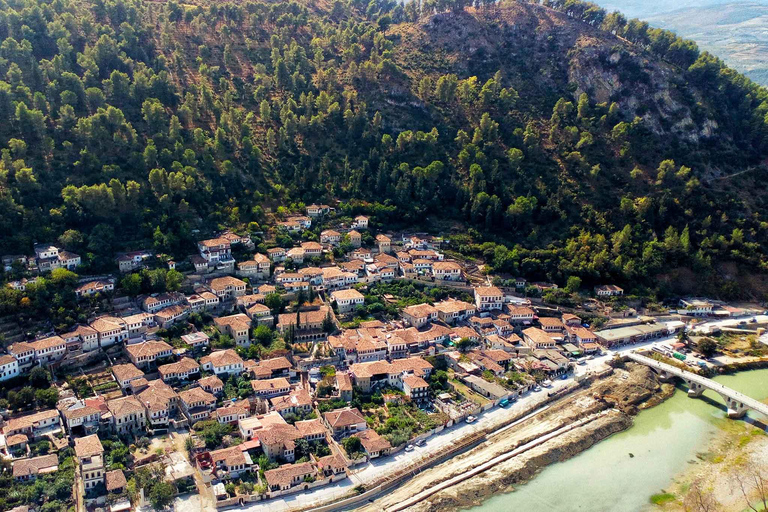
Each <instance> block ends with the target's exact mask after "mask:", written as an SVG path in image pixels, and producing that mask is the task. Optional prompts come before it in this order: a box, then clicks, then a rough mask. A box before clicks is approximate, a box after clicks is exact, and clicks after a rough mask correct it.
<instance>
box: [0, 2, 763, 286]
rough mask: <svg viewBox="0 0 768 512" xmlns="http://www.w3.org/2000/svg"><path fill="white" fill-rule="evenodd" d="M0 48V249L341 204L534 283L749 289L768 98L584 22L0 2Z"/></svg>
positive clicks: (559, 16)
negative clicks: (448, 235)
mask: <svg viewBox="0 0 768 512" xmlns="http://www.w3.org/2000/svg"><path fill="white" fill-rule="evenodd" d="M0 40H2V44H0V78H2V79H3V81H1V82H0V144H1V145H2V148H3V149H2V161H1V162H0V203H2V204H0V252H2V253H4V254H6V253H28V252H30V249H31V246H32V243H33V242H34V241H37V242H42V241H55V240H59V241H60V242H61V243H62V244H63V245H64V246H65V247H67V248H68V249H70V250H73V251H76V252H79V253H81V254H82V255H83V256H84V263H85V265H86V267H87V270H90V271H101V270H104V269H109V268H110V267H111V266H113V265H114V263H113V261H112V256H113V253H114V252H115V251H117V250H120V249H131V248H138V247H139V246H143V245H146V244H152V245H154V248H155V249H157V250H158V251H163V252H166V253H169V254H171V255H175V257H183V256H184V255H186V254H189V253H191V252H192V251H193V250H194V245H193V242H194V241H195V240H196V239H197V238H199V237H200V236H201V234H205V233H209V232H210V231H212V230H213V229H216V228H219V227H231V228H239V229H250V230H252V231H261V230H262V229H266V228H267V227H269V226H267V225H266V224H267V221H268V216H267V215H266V214H265V212H268V211H275V210H276V207H278V206H281V205H283V206H288V205H290V204H293V203H296V202H302V201H304V202H310V201H327V202H329V201H332V200H335V199H338V200H341V201H344V202H345V203H346V205H347V206H346V208H347V210H346V211H349V212H350V213H354V212H368V213H370V214H372V215H373V217H374V220H375V221H376V222H378V223H380V225H384V226H386V227H403V226H418V227H421V228H433V229H434V228H435V227H436V226H441V227H448V228H453V229H454V230H455V232H456V233H458V235H457V236H456V237H455V238H454V245H455V248H456V249H458V250H461V251H464V252H466V253H475V254H483V256H484V257H485V258H486V260H487V261H488V263H489V264H490V266H491V267H492V268H493V269H495V270H498V271H502V272H511V273H516V274H518V273H519V274H522V275H525V276H526V277H528V278H529V279H550V280H558V281H561V280H563V278H564V277H565V276H568V275H578V276H580V277H582V278H584V279H585V281H586V282H588V283H589V282H600V281H606V280H610V281H612V282H617V283H631V284H632V285H633V286H636V285H646V286H649V287H651V288H654V287H657V286H658V283H659V282H660V280H661V281H668V282H669V283H670V286H671V288H672V289H675V288H681V287H682V288H685V287H689V286H694V285H695V286H697V287H699V289H698V290H696V291H706V292H708V293H720V294H724V295H731V296H734V295H743V294H748V293H750V292H751V291H754V290H757V291H759V290H760V288H761V285H760V281H761V280H760V279H757V278H754V279H753V276H755V275H758V276H759V275H761V273H762V271H763V270H764V269H765V263H766V258H765V256H764V253H765V248H766V247H765V246H766V240H767V237H766V235H767V234H768V224H766V212H768V209H766V203H765V194H764V186H763V183H764V181H765V179H766V177H768V173H766V171H765V169H764V167H763V165H762V162H763V160H764V157H765V153H766V144H768V139H766V135H767V134H768V131H767V129H768V126H766V119H765V116H766V112H768V103H766V99H767V98H768V94H767V93H766V91H765V90H763V89H761V88H759V87H757V86H756V85H754V84H753V83H751V82H749V81H748V80H747V79H745V78H744V77H742V76H741V75H739V74H737V73H735V72H733V71H731V70H729V69H727V68H726V67H725V66H724V65H723V64H722V63H721V62H720V61H718V60H717V59H715V58H713V57H712V56H710V55H708V54H706V53H702V54H700V52H699V51H698V49H697V48H696V46H695V44H693V43H691V42H688V41H683V40H681V39H678V38H676V37H675V36H674V35H672V34H671V33H669V32H666V31H662V30H654V29H650V28H649V27H648V26H647V25H646V24H643V23H640V22H638V21H636V20H632V21H627V20H626V19H624V18H623V17H622V16H620V15H617V14H607V13H606V12H604V11H602V10H601V9H599V8H597V7H596V6H594V5H592V4H584V3H580V2H574V1H572V0H568V1H567V2H561V1H559V0H558V1H554V2H550V1H547V6H546V7H545V6H538V5H532V4H527V3H509V4H494V3H492V2H485V3H480V2H478V5H476V6H474V7H471V6H469V5H464V4H462V3H461V2H460V1H459V2H457V1H456V0H453V1H450V0H440V1H435V0H426V1H423V2H414V1H411V2H408V3H405V4H397V3H396V2H393V1H386V0H384V1H376V0H372V1H371V2H370V3H367V4H366V3H364V2H359V1H354V0H353V1H349V2H342V1H339V0H337V1H334V2H326V1H317V2H315V1H307V2H306V3H296V2H250V1H249V2H240V3H235V4H232V3H218V2H211V3H208V2H205V1H200V2H199V4H198V5H193V4H190V3H185V4H179V3H176V2H175V1H169V2H167V3H155V2H142V1H135V0H134V1H127V0H116V1H104V0H96V1H92V2H88V1H70V0H51V1H42V0H41V1H36V0H15V1H7V0H4V1H3V2H2V6H1V7H0ZM741 171H746V172H743V173H742V174H737V175H736V176H733V177H730V175H732V174H736V173H740V172H741ZM443 221H449V222H443ZM468 228H472V229H471V230H468ZM484 242H485V243H484ZM691 271H692V272H695V273H696V274H697V275H698V277H697V278H695V279H684V276H685V275H686V274H687V273H688V272H691ZM743 276H747V277H749V279H742V280H740V278H741V277H743ZM722 277H728V278H729V279H732V280H730V281H728V280H726V281H724V280H722ZM745 282H746V283H747V284H748V285H749V286H745Z"/></svg>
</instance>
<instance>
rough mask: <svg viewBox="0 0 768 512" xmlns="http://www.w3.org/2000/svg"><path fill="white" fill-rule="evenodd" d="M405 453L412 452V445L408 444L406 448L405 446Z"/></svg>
mask: <svg viewBox="0 0 768 512" xmlns="http://www.w3.org/2000/svg"><path fill="white" fill-rule="evenodd" d="M405 451H407V452H412V451H413V445H412V444H409V445H408V446H406V447H405Z"/></svg>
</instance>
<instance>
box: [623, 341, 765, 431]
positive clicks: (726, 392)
mask: <svg viewBox="0 0 768 512" xmlns="http://www.w3.org/2000/svg"><path fill="white" fill-rule="evenodd" d="M627 357H628V358H629V359H631V360H632V361H634V362H636V363H640V364H644V365H646V366H649V367H651V368H652V369H654V370H655V371H656V372H657V373H658V374H659V376H660V377H661V378H662V379H670V378H672V377H679V378H681V379H683V380H684V381H685V383H686V384H687V385H688V396H690V397H694V398H695V397H698V396H701V394H702V393H704V391H705V390H707V389H709V390H712V391H714V392H715V393H717V394H718V395H720V396H721V397H723V400H725V404H726V405H727V406H728V417H729V418H741V417H742V416H744V415H745V414H746V413H747V410H749V409H752V410H753V411H757V412H759V413H760V414H762V415H764V416H766V417H768V404H764V403H762V402H760V401H758V400H755V399H754V398H750V397H748V396H747V395H745V394H744V393H739V392H738V391H734V390H733V389H731V388H729V387H726V386H723V385H722V384H718V383H717V382H715V381H713V380H711V379H708V378H706V377H702V376H701V375H697V374H695V373H691V372H688V371H685V370H681V369H680V368H678V367H676V366H672V365H671V364H667V363H662V362H660V361H657V360H655V359H651V358H650V357H646V356H641V355H640V354H636V353H634V352H630V353H629V354H627Z"/></svg>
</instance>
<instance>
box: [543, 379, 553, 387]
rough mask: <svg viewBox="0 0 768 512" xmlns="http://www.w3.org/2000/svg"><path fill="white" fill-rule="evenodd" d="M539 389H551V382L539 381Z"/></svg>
mask: <svg viewBox="0 0 768 512" xmlns="http://www.w3.org/2000/svg"><path fill="white" fill-rule="evenodd" d="M541 387H544V388H551V387H552V381H551V380H543V381H541Z"/></svg>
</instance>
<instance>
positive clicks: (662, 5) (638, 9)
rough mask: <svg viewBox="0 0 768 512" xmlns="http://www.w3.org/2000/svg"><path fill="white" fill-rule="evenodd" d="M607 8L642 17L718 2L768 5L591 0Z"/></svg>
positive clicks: (754, 0) (687, 0) (697, 0)
mask: <svg viewBox="0 0 768 512" xmlns="http://www.w3.org/2000/svg"><path fill="white" fill-rule="evenodd" d="M593 1H594V2H595V3H596V4H598V5H601V6H602V7H605V8H606V9H609V10H618V11H621V12H623V13H624V14H626V15H627V16H629V17H632V18H634V17H638V18H643V17H646V16H653V15H654V14H659V13H662V12H669V11H674V10H678V9H686V8H690V7H705V6H709V5H718V4H738V3H752V4H763V5H768V0H593Z"/></svg>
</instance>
